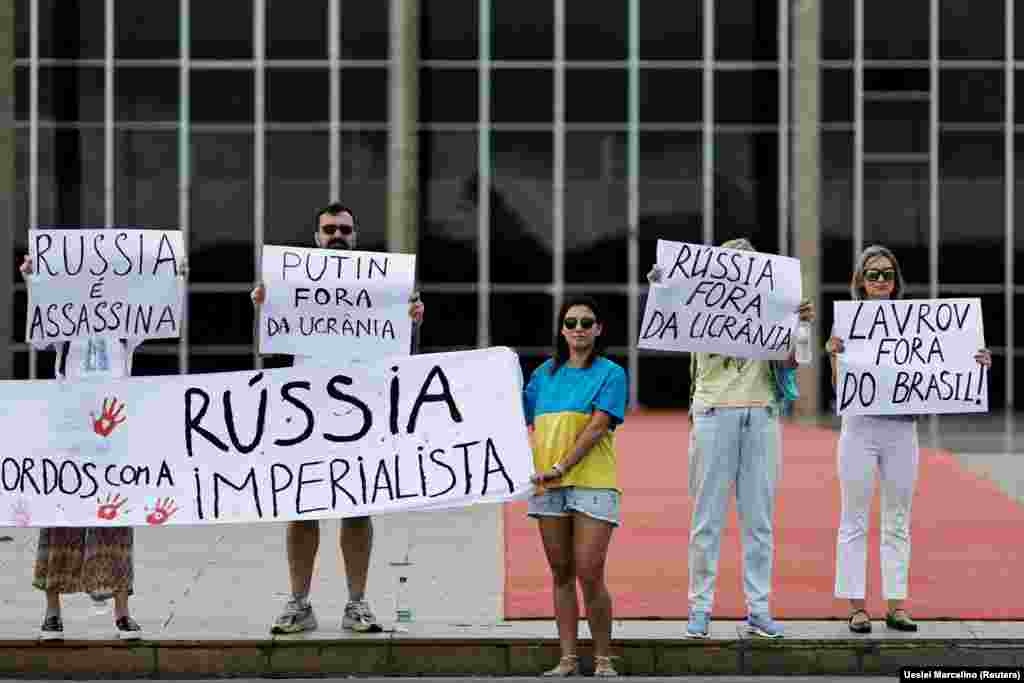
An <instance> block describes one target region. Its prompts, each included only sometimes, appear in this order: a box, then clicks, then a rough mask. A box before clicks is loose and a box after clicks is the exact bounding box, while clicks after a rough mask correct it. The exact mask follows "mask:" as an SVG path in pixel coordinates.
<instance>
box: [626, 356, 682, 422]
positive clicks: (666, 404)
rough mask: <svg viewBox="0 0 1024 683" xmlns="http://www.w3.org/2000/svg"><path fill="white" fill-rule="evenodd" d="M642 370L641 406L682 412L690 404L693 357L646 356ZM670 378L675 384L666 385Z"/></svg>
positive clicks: (640, 378) (640, 380)
mask: <svg viewBox="0 0 1024 683" xmlns="http://www.w3.org/2000/svg"><path fill="white" fill-rule="evenodd" d="M639 370H640V371H639V377H638V378H637V379H638V380H639V385H640V386H639V390H640V392H639V393H640V396H639V399H640V405H642V406H643V407H645V408H675V409H679V408H685V407H687V406H688V405H689V404H690V356H689V354H684V353H666V354H653V353H652V354H649V355H648V354H643V355H641V356H640V369H639ZM666 377H671V378H672V381H671V382H666V381H665V378H666ZM634 407H635V406H634Z"/></svg>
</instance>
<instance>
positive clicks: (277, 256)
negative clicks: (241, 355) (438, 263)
mask: <svg viewBox="0 0 1024 683" xmlns="http://www.w3.org/2000/svg"><path fill="white" fill-rule="evenodd" d="M415 272H416V257H415V256H412V255H409V254H387V253H378V252H369V251H339V250H336V249H305V248H297V247H277V246H265V247H263V282H264V284H265V286H266V293H267V294H266V301H265V302H264V304H263V305H262V306H261V307H260V323H259V325H260V351H261V352H262V353H287V354H292V355H299V356H313V357H317V358H346V359H351V358H358V359H360V360H363V361H372V360H377V359H380V358H386V357H388V356H403V355H404V356H407V355H409V353H410V349H411V340H412V321H411V320H410V319H409V296H410V295H411V294H412V290H413V282H414V277H415Z"/></svg>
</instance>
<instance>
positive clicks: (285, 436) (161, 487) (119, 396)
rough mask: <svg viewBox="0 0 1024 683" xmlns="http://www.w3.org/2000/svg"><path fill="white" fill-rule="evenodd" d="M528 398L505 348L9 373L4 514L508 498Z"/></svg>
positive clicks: (228, 510)
mask: <svg viewBox="0 0 1024 683" xmlns="http://www.w3.org/2000/svg"><path fill="white" fill-rule="evenodd" d="M521 396H522V373H521V370H520V368H519V361H518V358H517V356H516V355H515V353H513V352H512V351H511V350H509V349H507V348H493V349H483V350H476V351H463V352H457V353H443V354H428V355H418V356H409V357H405V358H393V359H390V361H388V362H378V363H374V364H367V365H358V366H349V367H347V368H345V369H340V370H332V369H330V368H324V367H320V366H301V367H293V368H282V369H276V370H259V371H258V370H253V371H248V372H225V373H212V374H199V375H184V376H167V377H146V378H128V379H123V380H116V381H109V382H89V381H77V382H70V381H56V380H53V381H35V382H23V381H7V382H0V433H3V434H6V435H7V441H6V442H7V444H8V445H7V448H6V450H5V451H4V453H3V455H2V456H0V512H2V514H6V515H7V519H8V520H9V522H10V524H11V525H16V526H97V525H104V524H110V525H116V526H144V525H154V526H155V525H164V524H215V523H226V522H258V521H287V520H297V519H317V518H339V517H350V516H359V515H367V514H373V513H379V512H392V511H399V510H417V509H428V508H437V507H452V506H456V505H468V504H470V503H475V502H499V501H506V500H511V499H513V498H517V497H521V496H524V495H527V494H528V493H529V492H530V491H531V490H532V488H531V485H530V484H529V477H530V475H531V473H532V472H533V459H532V454H531V451H530V445H529V441H528V436H527V430H526V426H525V421H524V416H523V408H522V398H521ZM0 519H2V518H0Z"/></svg>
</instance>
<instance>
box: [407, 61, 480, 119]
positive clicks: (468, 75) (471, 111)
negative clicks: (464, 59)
mask: <svg viewBox="0 0 1024 683" xmlns="http://www.w3.org/2000/svg"><path fill="white" fill-rule="evenodd" d="M477 80H478V77H477V71H476V70H475V69H473V70H469V69H466V70H462V69H420V121H421V122H423V123H454V122H468V123H474V124H475V123H476V122H477V120H478V118H479V115H478V109H479V107H478V105H479V97H478V96H477V93H478V91H479V88H478V87H477Z"/></svg>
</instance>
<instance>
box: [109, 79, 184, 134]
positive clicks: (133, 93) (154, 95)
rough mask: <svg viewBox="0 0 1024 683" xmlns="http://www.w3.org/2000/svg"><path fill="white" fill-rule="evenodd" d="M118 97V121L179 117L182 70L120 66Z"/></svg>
mask: <svg viewBox="0 0 1024 683" xmlns="http://www.w3.org/2000/svg"><path fill="white" fill-rule="evenodd" d="M114 100H115V102H114V110H115V116H116V117H117V120H118V121H177V120H178V70H177V69H136V68H124V67H121V68H118V69H117V70H116V71H115V72H114Z"/></svg>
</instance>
